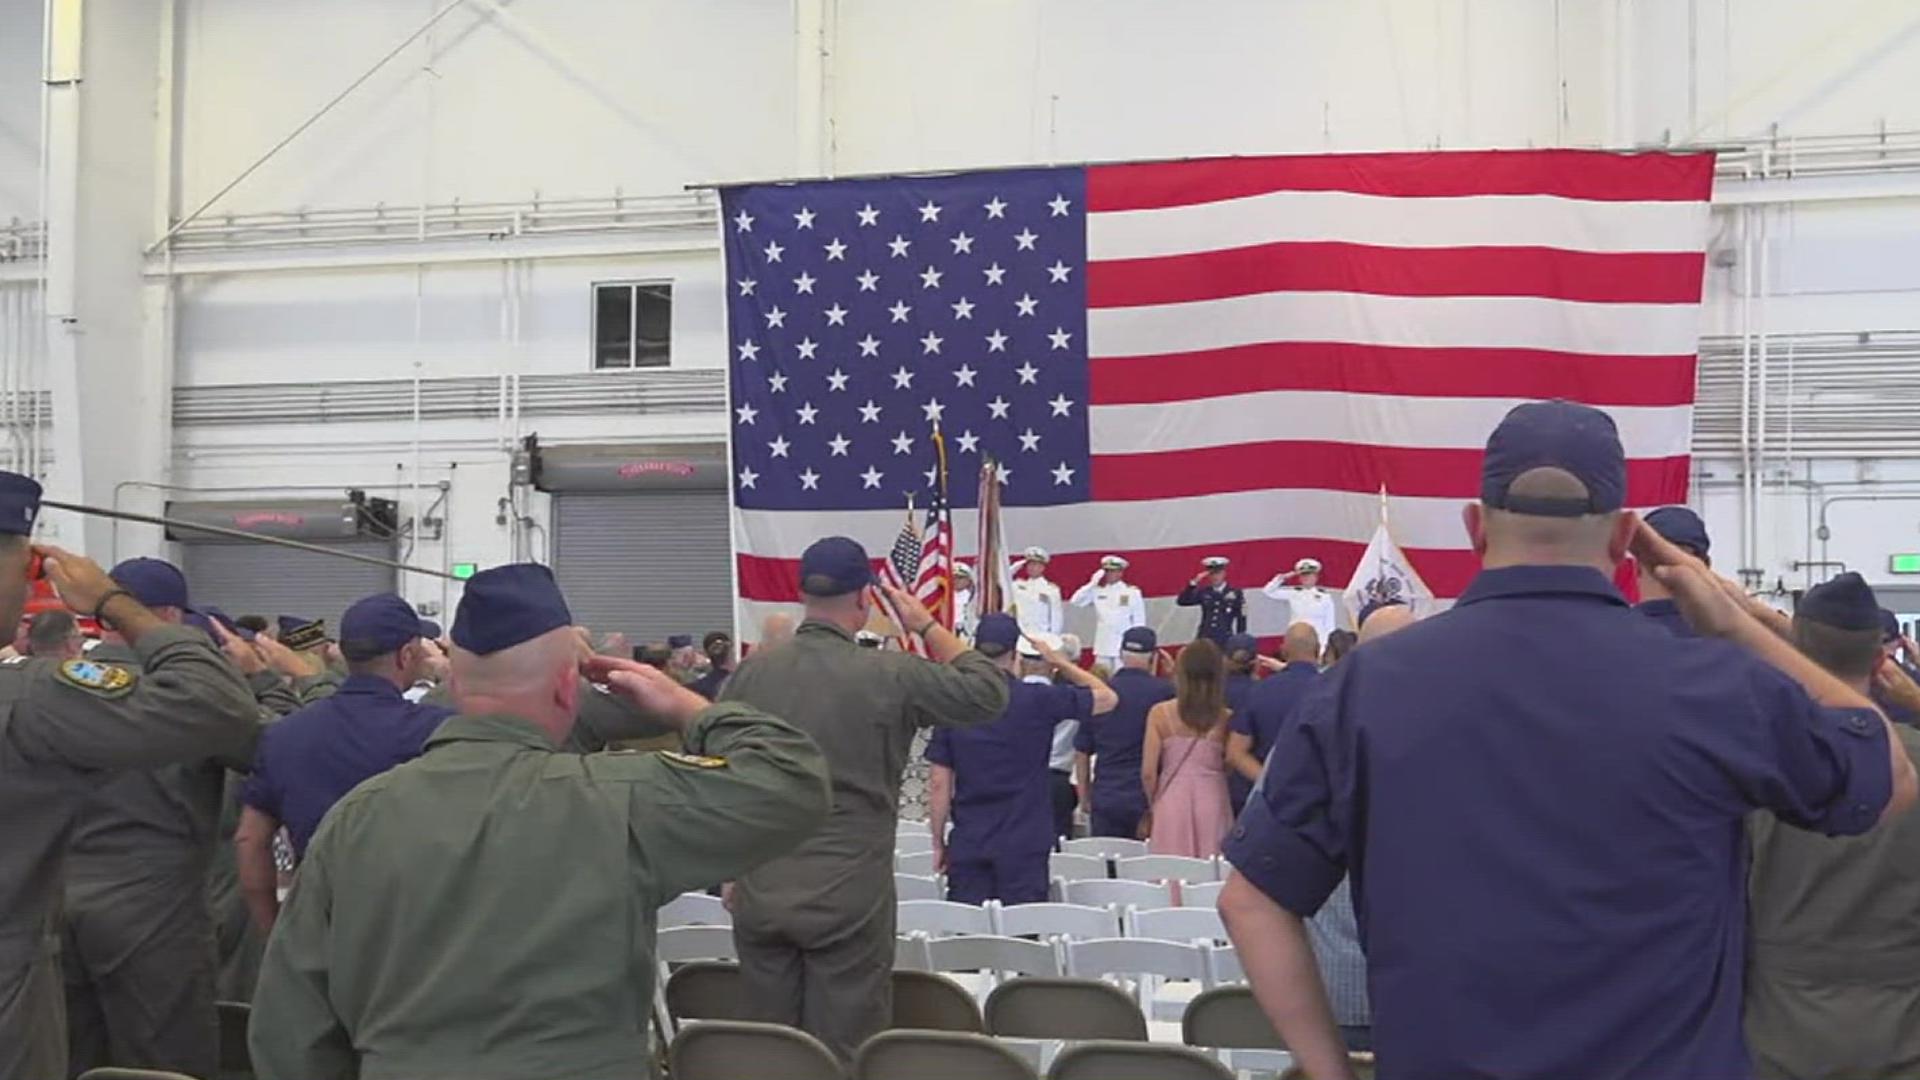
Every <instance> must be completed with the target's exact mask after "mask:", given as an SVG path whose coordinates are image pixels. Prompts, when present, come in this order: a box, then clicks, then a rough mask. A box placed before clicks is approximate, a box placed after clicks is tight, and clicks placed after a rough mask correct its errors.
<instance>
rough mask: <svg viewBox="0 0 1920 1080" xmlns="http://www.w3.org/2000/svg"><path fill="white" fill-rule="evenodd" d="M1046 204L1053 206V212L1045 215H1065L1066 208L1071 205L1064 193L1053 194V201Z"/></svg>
mask: <svg viewBox="0 0 1920 1080" xmlns="http://www.w3.org/2000/svg"><path fill="white" fill-rule="evenodd" d="M1047 205H1048V206H1051V207H1052V208H1053V213H1051V214H1049V215H1047V216H1048V217H1066V216H1067V210H1068V208H1070V207H1071V206H1073V204H1072V203H1070V202H1068V201H1067V197H1066V196H1065V195H1055V196H1054V197H1053V201H1052V202H1050V203H1048V204H1047Z"/></svg>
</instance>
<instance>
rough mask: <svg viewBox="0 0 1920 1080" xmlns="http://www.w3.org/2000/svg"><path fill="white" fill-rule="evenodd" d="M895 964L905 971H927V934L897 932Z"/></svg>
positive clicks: (894, 945)
mask: <svg viewBox="0 0 1920 1080" xmlns="http://www.w3.org/2000/svg"><path fill="white" fill-rule="evenodd" d="M893 966H894V967H895V968H897V969H900V970H903V971H927V970H929V964H928V962H927V935H925V934H896V935H894V938H893Z"/></svg>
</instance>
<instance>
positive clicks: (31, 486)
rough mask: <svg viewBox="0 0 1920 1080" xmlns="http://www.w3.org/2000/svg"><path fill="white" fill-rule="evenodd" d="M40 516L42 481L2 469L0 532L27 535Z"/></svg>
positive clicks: (0, 477)
mask: <svg viewBox="0 0 1920 1080" xmlns="http://www.w3.org/2000/svg"><path fill="white" fill-rule="evenodd" d="M39 516H40V482H39V481H38V480H35V479H34V478H33V477H31V476H22V475H20V474H19V473H16V472H5V471H0V533H5V534H7V535H9V536H26V535H28V534H30V533H32V532H33V523H34V520H35V519H36V518H38V517H39Z"/></svg>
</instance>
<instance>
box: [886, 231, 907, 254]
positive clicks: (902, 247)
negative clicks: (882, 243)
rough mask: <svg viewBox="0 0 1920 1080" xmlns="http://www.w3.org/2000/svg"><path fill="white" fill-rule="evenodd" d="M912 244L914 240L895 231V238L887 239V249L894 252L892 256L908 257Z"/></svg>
mask: <svg viewBox="0 0 1920 1080" xmlns="http://www.w3.org/2000/svg"><path fill="white" fill-rule="evenodd" d="M912 246H913V241H911V240H909V239H907V238H906V237H904V236H901V235H900V234H899V233H894V234H893V239H891V240H889V241H887V250H889V251H891V252H892V253H893V255H892V257H893V258H896V259H904V258H906V257H907V249H908V248H910V247H912Z"/></svg>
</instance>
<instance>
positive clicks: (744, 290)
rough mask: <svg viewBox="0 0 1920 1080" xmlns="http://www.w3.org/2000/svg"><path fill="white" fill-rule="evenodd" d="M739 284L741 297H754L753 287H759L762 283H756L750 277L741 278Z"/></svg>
mask: <svg viewBox="0 0 1920 1080" xmlns="http://www.w3.org/2000/svg"><path fill="white" fill-rule="evenodd" d="M737 284H738V285H739V286H740V295H741V296H752V295H753V287H754V286H755V285H758V284H760V283H759V282H757V281H755V280H753V279H752V278H750V277H745V278H741V279H740V280H739V281H738V282H737Z"/></svg>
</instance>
